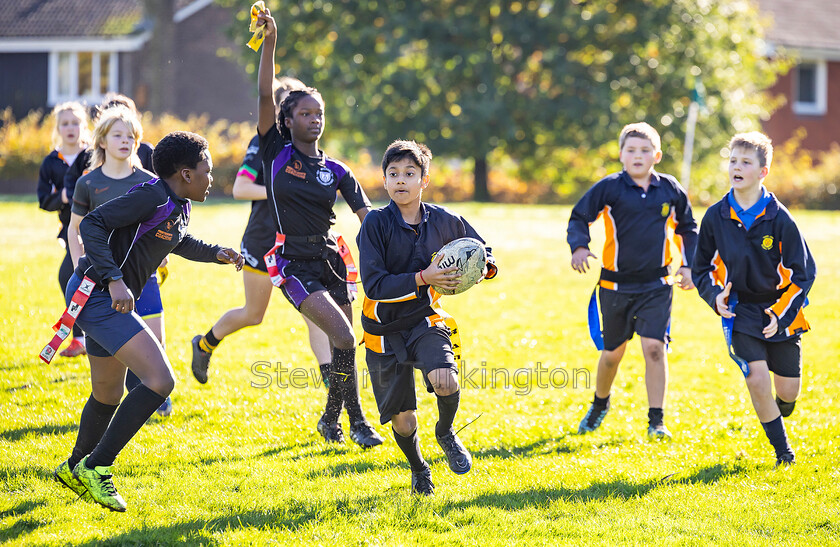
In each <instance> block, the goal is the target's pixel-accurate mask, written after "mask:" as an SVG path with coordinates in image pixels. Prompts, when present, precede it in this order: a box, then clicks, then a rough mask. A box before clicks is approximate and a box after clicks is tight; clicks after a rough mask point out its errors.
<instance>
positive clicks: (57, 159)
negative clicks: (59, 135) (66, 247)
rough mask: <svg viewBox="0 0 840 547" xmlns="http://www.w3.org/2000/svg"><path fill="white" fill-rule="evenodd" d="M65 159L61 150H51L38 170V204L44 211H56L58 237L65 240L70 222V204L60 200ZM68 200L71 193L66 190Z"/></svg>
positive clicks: (65, 169)
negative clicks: (58, 227)
mask: <svg viewBox="0 0 840 547" xmlns="http://www.w3.org/2000/svg"><path fill="white" fill-rule="evenodd" d="M68 168H69V165H67V161H66V160H65V159H64V156H62V155H61V152H59V151H58V150H53V151H52V152H50V153H49V155H48V156H47V157H46V158H44V161H43V162H42V163H41V169H40V171H39V172H38V206H39V207H40V208H41V209H43V210H44V211H58V220H59V221H61V231H60V232H59V233H58V237H59V238H61V239H63V240H65V241H67V226H68V225H69V224H70V204H69V203H64V202H63V201H61V191H62V190H63V189H64V175H65V174H66V173H67V169H68ZM67 196H68V201H69V200H71V199H72V198H73V194H72V193H70V192H68V193H67Z"/></svg>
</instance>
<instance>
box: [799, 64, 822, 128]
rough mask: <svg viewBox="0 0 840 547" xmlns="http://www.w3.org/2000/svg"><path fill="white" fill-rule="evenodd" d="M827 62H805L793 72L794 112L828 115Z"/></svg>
mask: <svg viewBox="0 0 840 547" xmlns="http://www.w3.org/2000/svg"><path fill="white" fill-rule="evenodd" d="M826 72H827V69H826V62H825V61H804V62H802V63H800V64H799V65H798V66H797V67H796V68H795V69H794V70H793V112H794V113H796V114H803V115H817V116H821V115H823V114H825V113H826V110H827V108H826V106H827V105H826V103H827V100H826V98H827V95H828V92H827V91H828V90H827V87H828V81H827V78H826Z"/></svg>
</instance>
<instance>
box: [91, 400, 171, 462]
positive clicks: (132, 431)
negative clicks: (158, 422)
mask: <svg viewBox="0 0 840 547" xmlns="http://www.w3.org/2000/svg"><path fill="white" fill-rule="evenodd" d="M165 400H166V397H162V396H160V395H158V394H157V393H155V392H154V391H152V390H151V389H149V388H148V387H146V385H145V384H140V385H139V386H137V387H136V388H134V389H133V390H131V393H129V394H128V395H127V396H126V397H125V399H123V402H122V404H120V407H119V409H117V413H116V414H114V419H113V420H111V425H109V426H108V429H107V430H105V434H104V435H102V440H100V441H99V444H97V445H96V448H94V449H93V452H91V453H90V457H89V458H88V459H87V466H88V468H90V469H93V468H94V467H99V466H103V465H104V466H109V465H113V463H114V460H115V459H116V457H117V454H119V453H120V451H121V450H122V449H123V447H125V445H127V444H128V441H130V440H131V438H132V437H134V435H136V434H137V432H138V431H140V428H141V427H143V424H145V423H146V420H148V419H149V417H150V416H151V415H152V414H154V413H155V410H157V409H158V407H159V406H160V405H162V404H163V402H164V401H165Z"/></svg>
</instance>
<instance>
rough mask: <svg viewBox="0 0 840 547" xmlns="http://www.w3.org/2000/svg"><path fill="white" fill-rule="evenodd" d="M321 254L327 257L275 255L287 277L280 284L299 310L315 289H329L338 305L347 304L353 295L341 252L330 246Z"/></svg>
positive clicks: (354, 285) (352, 286) (284, 275)
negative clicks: (288, 257)
mask: <svg viewBox="0 0 840 547" xmlns="http://www.w3.org/2000/svg"><path fill="white" fill-rule="evenodd" d="M324 254H325V255H326V258H318V259H291V260H290V259H287V258H284V257H282V256H278V257H277V269H278V270H279V271H280V275H282V276H283V277H284V278H285V279H286V281H285V282H284V283H283V285H282V286H281V287H280V288H281V289H283V295H284V296H285V297H286V299H287V300H288V301H289V302H291V303H292V305H293V306H294V307H295V308H296V309H297V310H298V311H300V305H301V304H302V303H303V301H304V300H306V298H307V297H308V296H309V295H310V294H312V293H315V292H318V291H327V292H329V293H330V296H332V298H333V300H335V303H336V304H338V305H339V306H344V305H346V304H350V303H351V302H352V301H353V300H354V299H355V297H356V294H355V288H356V282H355V281H348V280H347V266H345V265H344V260H342V258H341V255H339V254H338V251H337V250H333V249H331V248H329V247H327V248H326V250H325V252H324Z"/></svg>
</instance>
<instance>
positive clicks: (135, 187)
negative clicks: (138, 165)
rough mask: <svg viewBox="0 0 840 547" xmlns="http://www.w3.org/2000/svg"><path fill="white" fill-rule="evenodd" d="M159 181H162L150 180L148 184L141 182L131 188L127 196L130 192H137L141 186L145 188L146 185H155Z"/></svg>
mask: <svg viewBox="0 0 840 547" xmlns="http://www.w3.org/2000/svg"><path fill="white" fill-rule="evenodd" d="M159 180H160V179H150V180H147V181H146V182H141V183H139V184H135V185H134V186H132V187H131V188H129V189H128V192H126V194H128V193H129V192H133V191H134V190H136V189H137V188H140V187H141V186H143V185H145V184H155V183H156V182H157V181H159Z"/></svg>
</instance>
